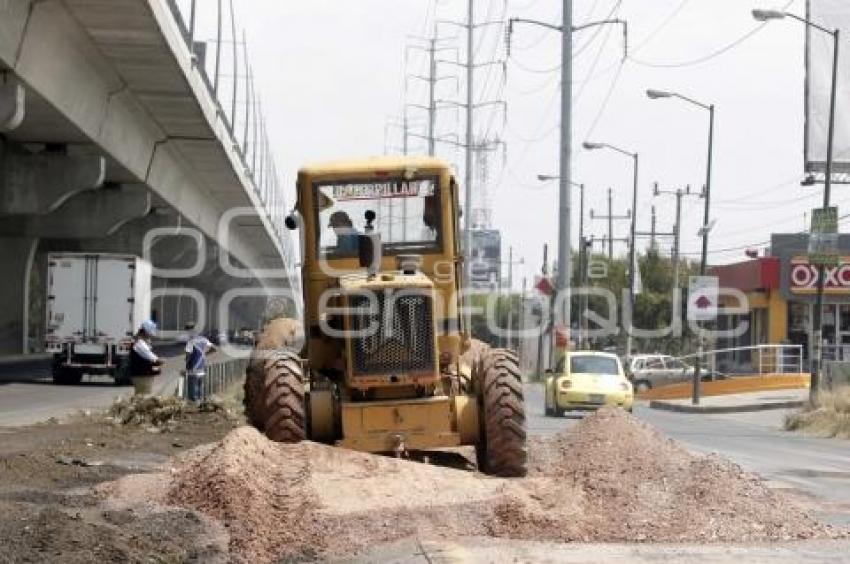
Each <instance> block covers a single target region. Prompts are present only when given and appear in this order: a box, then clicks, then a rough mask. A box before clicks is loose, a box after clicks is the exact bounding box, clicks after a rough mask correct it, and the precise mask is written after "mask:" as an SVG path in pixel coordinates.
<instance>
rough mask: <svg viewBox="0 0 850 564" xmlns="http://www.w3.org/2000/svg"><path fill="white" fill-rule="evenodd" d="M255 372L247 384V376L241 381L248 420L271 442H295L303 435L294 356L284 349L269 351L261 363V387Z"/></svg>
mask: <svg viewBox="0 0 850 564" xmlns="http://www.w3.org/2000/svg"><path fill="white" fill-rule="evenodd" d="M256 376H257V375H256V374H255V375H254V378H253V382H251V386H249V382H250V381H251V380H252V379H251V378H249V380H246V383H245V385H246V396H245V401H246V407H247V408H248V410H249V419H250V421H251V422H252V423H253V424H254V426H255V427H257V428H258V429H259V430H261V431H263V432H264V433H265V434H266V436H267V437H268V438H269V439H271V440H273V441H275V442H279V443H297V442H299V441H302V440H304V439H306V438H307V416H306V403H305V386H304V374H303V371H302V370H301V363H300V361H299V359H298V357H297V356H296V355H295V354H294V353H292V352H288V351H287V352H275V353H271V356H270V357H269V358H268V359H267V360H266V361H265V363H264V365H263V375H262V387H261V388H260V387H259V386H257V384H259V383H260V382H259V379H258V378H256ZM249 387H250V388H251V392H250V397H249V392H248V389H249Z"/></svg>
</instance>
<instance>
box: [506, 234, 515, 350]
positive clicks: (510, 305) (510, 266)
mask: <svg viewBox="0 0 850 564" xmlns="http://www.w3.org/2000/svg"><path fill="white" fill-rule="evenodd" d="M513 284H514V248H513V247H508V346H507V347H506V348H507V349H510V348H511V340H512V339H511V337H512V336H513V335H512V333H513V327H514V301H513Z"/></svg>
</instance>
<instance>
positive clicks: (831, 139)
mask: <svg viewBox="0 0 850 564" xmlns="http://www.w3.org/2000/svg"><path fill="white" fill-rule="evenodd" d="M753 17H754V18H755V19H756V20H758V21H762V22H765V21H768V20H778V19H783V18H786V17H789V18H792V19H795V20H797V21H799V22H801V23H803V24H805V25H806V26H807V27H809V28H813V29H817V30H818V31H821V32H823V33H826V34H827V35H830V36H831V37H832V41H833V55H832V86H831V92H830V99H829V129H828V132H827V141H826V172H825V174H826V177H825V178H824V188H823V211H824V213H827V210H828V209H829V206H830V192H831V191H832V165H833V154H834V153H833V151H834V148H835V105H836V100H837V94H838V63H839V56H840V45H841V30H840V29H838V28H836V29H834V30H830V29H827V28H825V27H823V26H821V25H818V24H816V23H814V22H812V21H810V20H808V19H806V18H801V17H800V16H798V15H796V14H792V13H790V12H782V11H778V10H753ZM825 275H826V267H825V265H824V264H823V263H821V264H820V265H818V281H817V294H816V298H815V311H814V313H813V314H812V345H813V349H812V353H813V354H812V362H811V364H812V366H811V373H812V375H811V384H810V386H809V402H810V403H812V404H816V403H817V401H818V393H819V390H820V369H821V364H822V360H823V290H824V278H825Z"/></svg>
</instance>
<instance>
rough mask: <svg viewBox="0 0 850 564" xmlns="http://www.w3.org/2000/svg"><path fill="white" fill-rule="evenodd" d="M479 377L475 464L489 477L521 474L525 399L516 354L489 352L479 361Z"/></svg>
mask: <svg viewBox="0 0 850 564" xmlns="http://www.w3.org/2000/svg"><path fill="white" fill-rule="evenodd" d="M480 379H481V380H480V388H479V389H480V391H479V394H480V403H479V405H480V406H481V408H482V425H481V434H482V436H481V437H479V444H478V446H477V448H476V453H477V457H478V467H479V469H480V470H482V471H484V472H486V473H487V474H490V475H493V476H501V477H505V478H513V477H521V476H525V474H526V471H527V470H526V464H527V462H528V451H527V449H526V433H525V402H524V398H523V391H522V378H521V377H520V373H519V363H518V360H517V357H516V355H515V354H514V353H513V352H511V351H506V350H492V351H489V352H488V353H487V354H486V356H485V357H484V358H483V359H482V362H481V374H480Z"/></svg>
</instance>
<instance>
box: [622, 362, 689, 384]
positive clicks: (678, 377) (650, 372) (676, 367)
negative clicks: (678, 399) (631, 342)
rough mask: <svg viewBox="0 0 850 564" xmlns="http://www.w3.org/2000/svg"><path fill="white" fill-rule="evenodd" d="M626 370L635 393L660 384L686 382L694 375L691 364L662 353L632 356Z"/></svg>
mask: <svg viewBox="0 0 850 564" xmlns="http://www.w3.org/2000/svg"><path fill="white" fill-rule="evenodd" d="M627 371H628V376H629V379H630V380H631V381H632V385H633V386H634V388H635V392H636V393H640V392H645V391H647V390H650V389H652V388H657V387H660V386H667V385H670V384H678V383H680V382H688V381H690V380H692V379H693V377H694V367H693V366H690V365H688V364H685V363H684V362H682V361H681V360H679V359H678V358H675V357H672V356H669V355H663V354H641V355H636V356H633V357H632V358H631V359H629V362H628V370H627Z"/></svg>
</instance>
